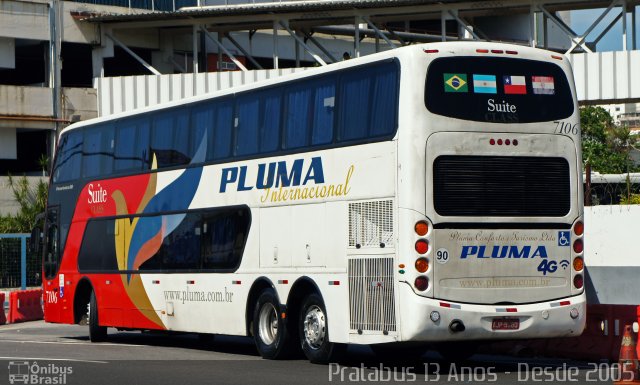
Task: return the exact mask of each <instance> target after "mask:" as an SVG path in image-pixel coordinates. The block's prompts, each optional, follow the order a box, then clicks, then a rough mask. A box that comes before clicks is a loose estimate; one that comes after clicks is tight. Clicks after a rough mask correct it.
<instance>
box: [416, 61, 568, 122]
mask: <svg viewBox="0 0 640 385" xmlns="http://www.w3.org/2000/svg"><path fill="white" fill-rule="evenodd" d="M425 104H426V106H427V108H428V109H429V111H431V112H432V113H434V114H438V115H444V116H448V117H452V118H458V119H464V120H473V121H478V122H490V123H531V122H545V121H552V120H558V119H565V118H567V117H569V116H571V115H572V114H573V111H574V102H573V96H572V95H571V87H570V86H569V82H568V81H567V77H566V75H565V74H564V71H563V70H562V69H561V68H560V67H559V66H558V65H556V64H554V63H547V62H541V61H533V60H525V59H513V58H496V57H445V58H439V59H435V60H434V61H433V62H432V63H431V65H430V66H429V69H428V71H427V80H426V87H425Z"/></svg>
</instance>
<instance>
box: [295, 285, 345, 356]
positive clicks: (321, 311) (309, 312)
mask: <svg viewBox="0 0 640 385" xmlns="http://www.w3.org/2000/svg"><path fill="white" fill-rule="evenodd" d="M301 309H302V311H301V312H300V322H299V325H298V329H299V331H300V341H301V342H302V351H303V352H304V354H305V356H307V358H308V359H309V361H311V362H313V363H315V364H326V363H328V362H330V361H335V360H337V359H338V358H339V356H340V355H341V354H342V353H343V352H344V349H345V348H346V345H342V344H336V343H332V342H329V324H328V323H327V311H326V309H325V307H324V302H323V301H322V297H320V296H319V295H318V294H315V293H314V294H311V295H309V296H308V297H307V298H306V299H305V301H304V303H303V305H302V308H301Z"/></svg>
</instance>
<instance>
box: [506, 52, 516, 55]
mask: <svg viewBox="0 0 640 385" xmlns="http://www.w3.org/2000/svg"><path fill="white" fill-rule="evenodd" d="M504 52H505V53H508V54H509V55H517V54H518V51H504Z"/></svg>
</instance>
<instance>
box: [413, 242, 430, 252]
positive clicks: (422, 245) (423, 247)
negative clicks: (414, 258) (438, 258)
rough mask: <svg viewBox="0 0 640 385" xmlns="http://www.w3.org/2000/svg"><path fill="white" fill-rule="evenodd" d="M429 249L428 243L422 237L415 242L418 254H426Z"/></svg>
mask: <svg viewBox="0 0 640 385" xmlns="http://www.w3.org/2000/svg"><path fill="white" fill-rule="evenodd" d="M428 250H429V244H428V243H427V241H425V240H424V239H420V240H419V241H417V242H416V251H417V252H418V254H426V253H427V251H428Z"/></svg>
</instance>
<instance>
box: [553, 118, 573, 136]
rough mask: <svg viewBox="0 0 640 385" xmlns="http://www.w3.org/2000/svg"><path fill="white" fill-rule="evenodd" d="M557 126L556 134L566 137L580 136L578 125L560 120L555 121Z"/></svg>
mask: <svg viewBox="0 0 640 385" xmlns="http://www.w3.org/2000/svg"><path fill="white" fill-rule="evenodd" d="M554 123H555V124H556V134H565V135H578V132H579V129H578V123H573V124H571V123H570V122H561V121H559V120H556V121H554Z"/></svg>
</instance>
